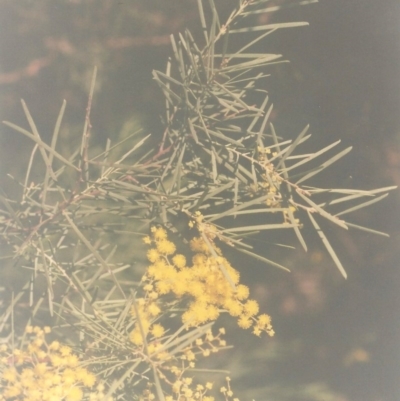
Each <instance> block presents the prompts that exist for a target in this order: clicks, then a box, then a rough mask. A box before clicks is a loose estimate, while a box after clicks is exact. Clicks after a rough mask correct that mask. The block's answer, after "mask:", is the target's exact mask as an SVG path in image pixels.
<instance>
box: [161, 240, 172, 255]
mask: <svg viewBox="0 0 400 401" xmlns="http://www.w3.org/2000/svg"><path fill="white" fill-rule="evenodd" d="M157 250H158V252H160V253H161V254H163V255H172V254H174V253H175V251H176V247H175V244H174V243H173V242H171V241H168V240H161V241H159V242H157Z"/></svg>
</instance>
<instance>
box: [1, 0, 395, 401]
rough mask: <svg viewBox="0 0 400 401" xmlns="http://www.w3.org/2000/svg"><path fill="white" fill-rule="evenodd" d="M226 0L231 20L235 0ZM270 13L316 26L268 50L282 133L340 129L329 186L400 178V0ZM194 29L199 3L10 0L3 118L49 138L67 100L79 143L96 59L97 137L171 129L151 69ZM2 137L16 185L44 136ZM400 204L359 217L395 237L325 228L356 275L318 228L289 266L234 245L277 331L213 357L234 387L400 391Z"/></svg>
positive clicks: (385, 394) (350, 395)
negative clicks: (345, 150)
mask: <svg viewBox="0 0 400 401" xmlns="http://www.w3.org/2000/svg"><path fill="white" fill-rule="evenodd" d="M216 3H217V4H218V5H219V6H220V8H221V11H222V13H223V14H224V15H225V14H227V13H228V12H229V11H230V10H231V8H232V5H233V4H234V5H236V2H235V1H231V0H216ZM284 3H285V2H282V1H278V0H277V1H270V2H268V5H282V4H284ZM259 18H260V20H259V21H258V22H259V23H267V22H269V21H278V22H286V21H301V20H304V21H308V22H309V23H310V26H309V27H303V28H298V29H294V30H292V29H291V30H281V31H278V32H276V33H274V34H273V35H271V36H269V37H268V38H267V39H266V40H265V41H264V42H263V45H262V47H259V48H258V49H257V51H265V52H268V53H269V52H270V53H281V54H283V55H284V57H285V58H287V59H289V60H290V61H291V63H290V64H283V65H280V66H276V67H274V68H270V72H271V73H272V74H273V75H272V77H270V78H269V79H268V85H267V89H268V91H269V92H270V95H271V99H272V101H273V103H274V105H275V108H274V110H275V111H274V115H273V119H274V123H275V124H276V126H277V127H278V129H279V134H280V135H281V136H288V137H293V136H295V135H296V134H297V133H298V132H300V130H301V129H302V128H303V127H304V126H305V125H306V124H307V123H310V125H311V131H312V134H313V140H312V143H311V145H310V146H311V149H310V151H312V150H315V149H317V148H319V147H322V146H325V145H327V144H329V143H332V142H334V141H335V140H337V139H342V145H343V147H346V146H349V145H352V146H354V149H353V151H352V152H351V154H350V156H349V155H348V156H346V158H345V159H343V160H341V162H340V163H338V164H337V165H335V166H334V167H333V168H331V169H330V170H329V174H325V176H324V177H323V181H322V180H321V181H320V182H318V184H319V185H322V186H324V185H325V186H329V187H347V188H348V187H352V188H363V189H372V188H375V187H381V186H387V185H393V184H396V185H399V184H400V2H399V1H398V0H381V1H376V0H362V1H361V0H358V1H357V0H336V1H332V0H321V1H320V2H319V3H317V4H310V5H307V6H301V7H295V8H290V9H286V10H282V11H278V12H276V13H274V14H266V15H262V16H260V17H259ZM185 27H189V28H190V29H191V30H192V31H193V33H194V35H195V37H197V38H201V35H199V23H198V18H197V6H196V1H195V0H70V1H67V0H62V1H61V0H31V1H28V0H19V1H14V0H0V52H1V53H0V117H1V120H5V119H6V120H8V121H12V122H14V123H16V124H18V125H22V126H27V122H26V121H25V117H24V115H23V112H22V108H21V106H20V99H21V98H23V99H25V101H26V102H27V104H28V107H29V108H30V111H31V113H32V115H33V117H34V119H35V121H36V124H37V126H38V129H39V132H40V133H41V135H42V137H43V139H45V140H47V141H48V140H49V139H50V138H51V134H52V130H53V126H54V123H55V120H56V118H57V114H58V111H59V108H60V107H61V103H62V100H63V99H66V100H67V111H66V115H65V119H64V125H63V129H62V132H61V139H60V144H61V146H64V147H65V150H66V151H68V149H69V147H71V146H72V144H73V143H74V141H78V140H79V136H80V134H81V131H82V127H83V121H84V116H85V109H86V102H87V90H88V86H89V84H90V76H91V73H92V71H93V67H94V65H97V66H98V68H99V73H98V81H97V89H96V95H95V100H94V106H93V112H92V124H93V139H92V140H93V145H94V146H104V144H105V141H106V139H107V138H111V139H112V140H113V141H115V140H116V139H118V138H122V137H124V136H126V135H128V134H130V133H131V132H133V131H134V130H135V129H136V128H140V127H141V128H143V132H144V133H148V132H151V133H152V134H153V138H154V140H158V139H159V138H160V135H161V132H162V125H161V122H160V119H159V116H160V115H161V114H162V113H163V106H164V101H163V96H162V94H161V92H160V91H159V89H158V88H157V86H156V84H155V83H154V82H153V80H152V75H151V71H152V69H161V70H164V69H165V64H166V60H167V57H168V56H169V55H170V54H171V50H170V46H169V35H170V34H171V33H172V34H176V33H177V32H179V31H182V30H183V29H184V28H185ZM0 141H1V142H0V152H1V154H0V157H1V160H0V163H1V164H0V166H1V177H0V184H1V186H2V187H3V188H4V189H5V190H6V191H12V189H11V188H12V185H11V181H10V180H9V179H8V178H7V173H10V174H12V175H13V176H16V177H23V175H24V172H25V169H26V166H27V163H28V159H29V156H30V152H31V150H32V144H31V143H30V142H29V141H28V140H27V139H26V138H22V136H20V135H19V134H17V133H15V132H13V131H11V130H10V129H8V128H7V127H5V126H2V127H1V128H0ZM310 142H311V141H310ZM61 150H63V149H61ZM34 178H35V174H33V179H34ZM399 201H400V196H399V191H398V190H396V191H394V192H392V193H391V196H390V197H388V198H386V199H385V200H384V201H383V202H381V203H379V204H377V205H374V206H372V207H371V208H366V209H362V210H361V211H359V212H357V213H356V214H354V215H353V216H351V217H352V221H354V222H355V223H356V224H360V225H365V226H369V227H373V228H375V229H377V230H381V231H386V232H388V233H389V234H390V235H391V237H390V238H389V239H387V238H383V237H378V236H374V235H371V234H367V233H360V232H352V231H350V232H342V231H336V230H330V231H329V230H328V234H329V236H330V238H331V240H332V242H333V244H334V245H335V246H336V249H337V252H338V254H339V255H340V257H341V259H342V262H343V264H344V265H345V267H346V269H347V272H348V276H349V278H348V280H347V281H344V280H343V279H342V278H341V276H340V275H339V273H338V271H337V269H336V268H335V266H334V265H333V264H332V263H331V262H330V260H329V258H328V257H327V256H326V255H325V253H324V252H323V251H322V245H321V244H320V243H319V242H318V241H317V240H316V239H315V238H314V237H312V236H311V237H310V238H311V243H310V245H311V246H310V248H311V249H310V251H309V253H308V254H304V253H303V252H302V251H300V250H298V251H290V252H289V251H282V250H279V249H275V250H274V251H273V253H274V255H273V257H274V258H276V259H278V260H279V261H281V262H283V263H286V265H288V266H290V267H291V269H292V273H291V274H285V273H282V272H280V271H275V270H273V269H271V268H269V267H265V266H260V265H259V264H257V263H255V262H253V261H249V260H248V259H246V258H240V257H238V256H237V255H236V256H235V258H236V259H235V263H237V265H235V267H237V268H238V269H239V270H240V271H241V272H242V275H243V281H245V282H247V283H249V284H250V285H251V286H252V289H253V293H254V297H255V298H256V299H258V300H259V302H260V304H261V308H262V309H263V310H264V311H266V312H267V313H270V314H271V315H272V318H273V323H274V328H275V331H276V336H275V337H274V339H272V340H271V339H269V338H264V339H261V340H260V339H258V338H253V337H252V336H251V335H250V334H249V333H246V332H243V331H238V330H235V331H234V332H235V334H231V335H229V336H228V337H229V340H230V342H231V343H233V344H234V345H235V349H234V351H233V352H231V353H230V354H226V355H221V357H219V359H218V361H217V363H216V365H218V366H217V367H220V368H227V367H228V368H229V369H231V370H232V377H234V378H235V382H233V387H234V389H236V390H237V392H236V396H240V397H241V399H242V400H244V399H251V398H255V399H256V400H257V401H262V400H265V401H270V400H271V401H272V400H273V401H285V400H286V401H298V400H299V401H301V400H307V401H313V400H321V401H330V400H331V401H399V400H400V344H399V340H400V290H399V287H400V266H399V260H400V213H399V206H400V202H399ZM314 239H315V241H314ZM230 332H231V333H233V332H232V330H231V331H230ZM227 365H229V366H227Z"/></svg>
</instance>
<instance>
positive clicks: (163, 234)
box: [151, 227, 167, 241]
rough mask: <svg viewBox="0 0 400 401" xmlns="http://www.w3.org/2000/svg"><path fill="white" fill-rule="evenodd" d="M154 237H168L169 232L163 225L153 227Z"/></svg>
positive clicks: (157, 238)
mask: <svg viewBox="0 0 400 401" xmlns="http://www.w3.org/2000/svg"><path fill="white" fill-rule="evenodd" d="M151 231H152V233H153V237H154V239H155V240H156V241H159V240H164V239H166V238H167V232H166V231H165V230H164V229H163V228H162V227H152V230H151Z"/></svg>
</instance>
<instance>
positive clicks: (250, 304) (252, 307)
mask: <svg viewBox="0 0 400 401" xmlns="http://www.w3.org/2000/svg"><path fill="white" fill-rule="evenodd" d="M243 309H244V313H245V314H246V315H247V316H254V315H256V314H257V313H258V311H259V306H258V303H257V301H255V300H254V299H250V300H248V301H247V302H246V303H245V304H244V307H243Z"/></svg>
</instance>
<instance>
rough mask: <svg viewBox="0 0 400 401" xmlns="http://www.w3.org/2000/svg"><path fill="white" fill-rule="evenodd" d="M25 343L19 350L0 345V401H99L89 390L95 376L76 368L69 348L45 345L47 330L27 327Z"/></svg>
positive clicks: (97, 394)
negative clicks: (26, 341) (85, 400)
mask: <svg viewBox="0 0 400 401" xmlns="http://www.w3.org/2000/svg"><path fill="white" fill-rule="evenodd" d="M26 332H27V335H28V338H29V342H28V343H27V344H25V346H24V347H22V349H18V348H14V349H13V350H12V349H10V347H8V346H7V345H5V344H3V345H1V346H0V401H6V400H7V401H11V400H12V401H61V400H63V401H80V400H83V398H84V397H89V398H86V399H89V400H90V401H96V400H102V399H103V398H104V393H103V392H102V391H101V389H99V388H97V389H96V390H97V391H92V390H89V389H92V388H93V387H94V385H95V383H96V377H95V375H94V374H93V373H91V372H89V371H88V370H87V369H86V368H84V367H82V366H80V360H79V358H78V356H77V355H76V354H74V353H73V352H72V349H71V348H70V347H68V346H67V345H62V344H60V343H59V342H58V341H53V342H52V343H50V344H48V343H47V342H46V334H47V333H50V328H49V327H45V328H43V329H42V328H40V327H37V326H35V327H32V326H28V327H27V328H26Z"/></svg>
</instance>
